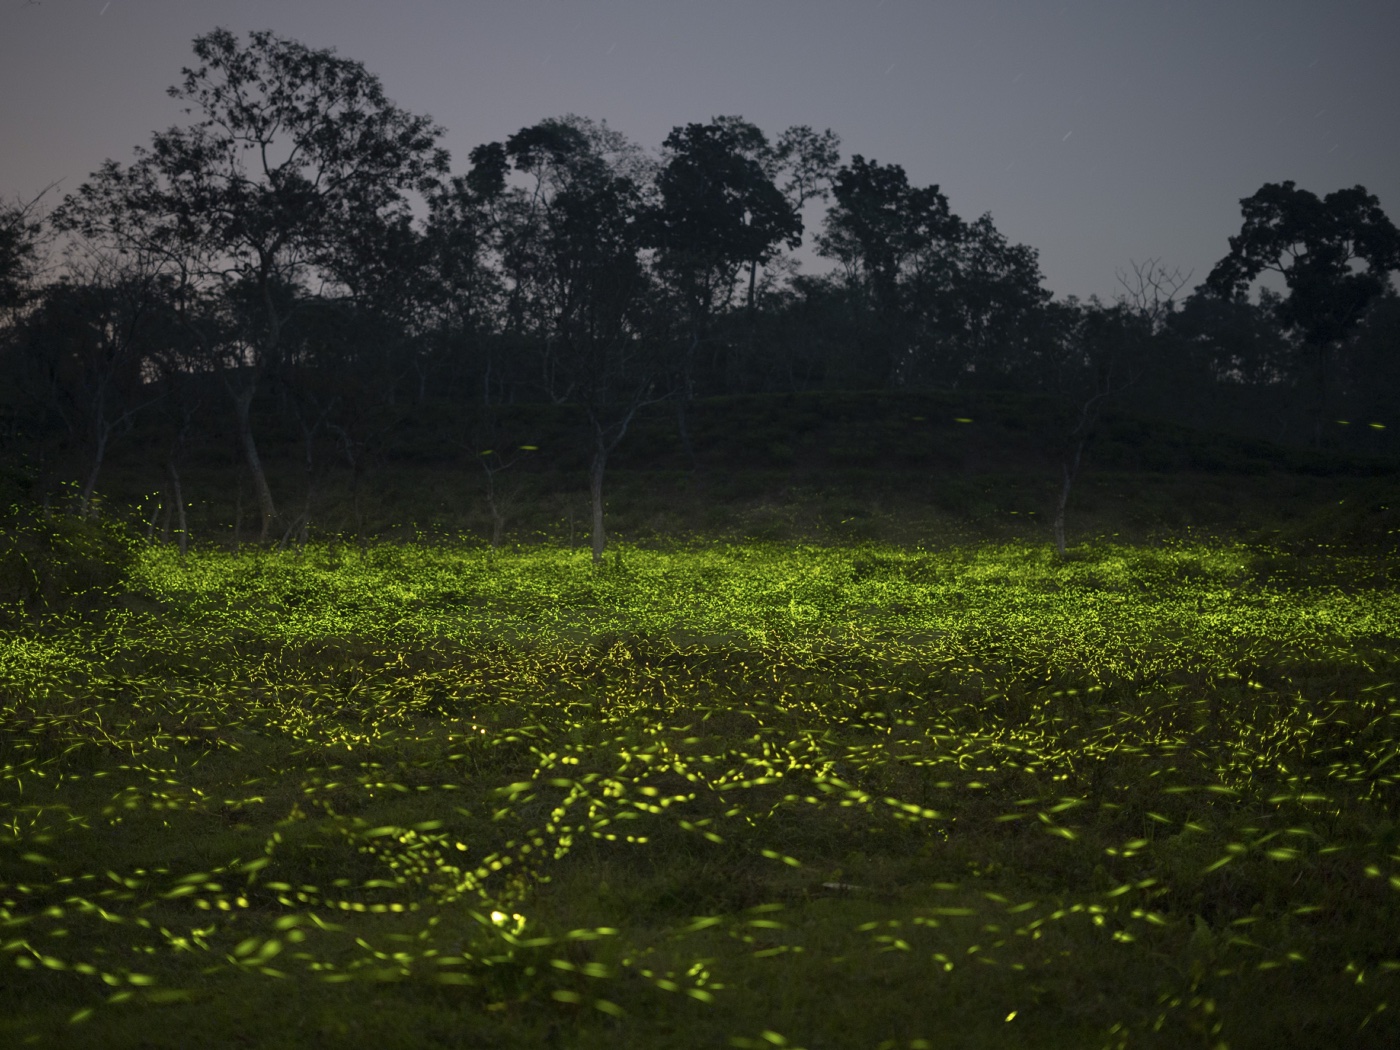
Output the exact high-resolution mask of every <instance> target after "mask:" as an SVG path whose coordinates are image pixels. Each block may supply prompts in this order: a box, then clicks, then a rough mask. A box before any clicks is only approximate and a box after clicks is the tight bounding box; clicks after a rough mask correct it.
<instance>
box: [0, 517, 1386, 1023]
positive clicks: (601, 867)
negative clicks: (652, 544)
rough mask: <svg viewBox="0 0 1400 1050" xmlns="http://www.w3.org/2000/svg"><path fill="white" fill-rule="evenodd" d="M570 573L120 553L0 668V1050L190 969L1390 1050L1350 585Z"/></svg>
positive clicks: (444, 561) (1058, 571)
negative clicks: (1294, 1038)
mask: <svg viewBox="0 0 1400 1050" xmlns="http://www.w3.org/2000/svg"><path fill="white" fill-rule="evenodd" d="M587 559H588V555H587V553H586V552H568V551H561V550H555V549H544V548H534V549H517V550H508V551H501V552H495V553H490V552H484V551H482V550H480V549H461V550H453V549H449V548H445V547H437V548H428V547H414V546H402V547H399V546H377V547H370V548H368V549H364V550H361V549H360V548H358V547H353V546H312V547H308V548H307V549H305V550H304V551H302V552H284V553H267V552H262V553H247V552H245V553H244V554H242V555H241V556H234V555H231V554H228V553H218V552H207V551H206V552H199V553H194V554H192V555H191V556H190V557H188V558H187V559H186V560H185V561H184V562H181V560H180V559H179V557H178V556H177V555H176V554H175V553H174V552H173V551H171V550H169V549H165V548H149V549H143V551H142V552H141V554H140V556H139V561H138V564H137V566H136V569H135V572H134V577H133V586H134V588H135V592H136V594H137V597H135V598H133V599H131V600H129V601H128V602H127V603H126V607H124V608H121V609H118V610H116V611H113V612H111V613H110V614H109V615H107V616H105V617H104V618H102V619H101V620H100V621H97V622H78V621H76V620H71V621H61V620H55V621H53V622H49V623H46V624H42V625H39V626H37V627H30V628H26V629H24V630H21V631H15V632H10V633H8V634H6V635H4V636H3V637H2V638H0V748H3V750H0V793H2V794H0V968H3V971H0V972H3V973H4V979H3V980H2V981H0V987H3V986H8V987H9V988H10V989H11V990H10V991H7V992H0V995H3V996H4V997H5V998H4V999H3V1000H0V1016H5V1015H7V1014H8V1019H7V1020H5V1021H0V1036H3V1037H4V1038H5V1039H6V1040H8V1041H10V1042H15V1041H16V1039H17V1037H18V1035H20V1034H22V1033H24V1032H29V1031H31V1028H27V1027H25V1025H29V1024H32V1025H36V1026H39V1028H42V1023H41V1022H42V1021H43V1018H44V1017H47V1016H51V1015H54V1016H56V1015H55V1014H54V1012H55V1011H59V1012H60V1013H61V1014H62V1017H63V1018H64V1019H66V1018H68V1017H70V1016H71V1017H72V1018H73V1019H74V1021H81V1022H82V1024H81V1025H79V1026H78V1027H76V1028H73V1029H71V1033H73V1034H74V1037H75V1038H76V1037H77V1034H79V1033H81V1032H84V1031H89V1032H92V1033H95V1034H93V1035H92V1036H91V1037H90V1038H91V1039H92V1040H93V1042H92V1045H100V1044H101V1042H102V1038H109V1037H107V1036H102V1037H101V1038H99V1036H100V1034H101V1033H102V1032H103V1031H106V1030H105V1029H103V1028H102V1026H104V1025H115V1024H119V1023H123V1022H121V1021H120V1016H126V1015H119V1013H118V1012H113V1011H112V1010H109V1009H108V1008H107V1007H108V1006H109V1005H112V1004H119V1003H126V1002H129V1003H131V1004H134V1005H139V1004H142V1003H147V1004H150V1003H164V1004H165V1006H164V1007H163V1009H164V1010H165V1011H167V1013H162V1014H159V1015H158V1016H171V1017H174V1016H176V1014H174V1013H169V1011H174V1010H177V1009H184V1008H186V1007H185V1006H181V1005H180V1004H182V1003H185V1004H187V1007H188V1008H189V1009H196V1008H199V1009H208V1008H209V1007H208V999H207V998H206V999H204V1000H201V999H200V996H201V995H204V996H207V994H208V993H207V992H202V991H201V989H202V988H205V987H206V985H207V982H209V981H211V980H214V979H216V978H215V976H213V975H219V976H218V979H220V980H224V979H227V980H239V981H242V982H245V985H240V987H244V988H245V990H244V991H241V992H239V993H238V994H239V996H243V997H246V996H249V995H252V996H254V999H253V1000H249V1001H256V996H257V995H258V994H261V993H258V992H257V991H256V988H259V987H262V985H260V984H258V982H264V981H269V982H270V981H277V980H291V981H297V982H301V986H302V987H303V991H302V992H299V993H298V994H299V995H303V996H312V997H313V998H314V997H315V996H317V995H326V996H329V995H333V994H338V993H335V992H334V991H333V986H336V985H340V984H342V983H346V984H354V983H356V982H364V981H369V982H375V983H377V984H384V983H390V984H395V985H399V984H403V985H408V986H413V987H417V986H435V985H436V986H442V987H443V988H445V989H449V990H451V992H452V995H453V996H454V997H455V998H453V999H452V1000H451V1002H452V1003H455V1004H457V1005H456V1006H450V1007H449V1006H442V1007H441V1008H442V1009H449V1008H451V1009H461V1010H463V1011H465V1012H466V1013H465V1014H464V1015H463V1016H466V1015H470V1016H471V1017H473V1018H476V1019H477V1021H473V1022H472V1023H478V1022H479V1023H480V1024H482V1025H486V1026H488V1027H486V1028H482V1029H481V1030H480V1031H481V1033H483V1035H482V1037H483V1038H485V1037H486V1036H487V1035H489V1033H490V1032H491V1031H493V1030H492V1029H490V1028H489V1025H491V1024H499V1025H501V1026H502V1027H501V1028H500V1029H499V1031H512V1032H516V1033H517V1034H519V1033H522V1032H527V1031H528V1030H530V1029H529V1026H530V1025H533V1024H546V1023H547V1019H548V1018H550V1017H555V1018H558V1017H560V1016H567V1017H568V1018H570V1019H571V1020H569V1022H568V1023H569V1024H573V1025H582V1026H584V1027H588V1026H595V1027H597V1029H598V1032H599V1033H600V1038H602V1035H601V1033H604V1032H612V1033H613V1034H612V1035H611V1036H609V1037H608V1038H609V1039H612V1040H613V1041H612V1042H611V1043H610V1045H619V1046H632V1045H636V1046H647V1045H660V1044H658V1043H657V1042H656V1040H657V1039H660V1038H662V1036H661V1035H660V1034H658V1033H659V1032H660V1031H661V1029H660V1028H656V1027H654V1026H656V1025H661V1026H662V1027H665V1026H666V1025H670V1026H671V1027H670V1028H669V1029H667V1030H668V1031H672V1032H674V1031H682V1030H683V1031H685V1032H688V1033H690V1034H689V1035H688V1036H686V1037H684V1039H682V1040H681V1041H676V1039H680V1038H681V1037H675V1038H673V1039H672V1040H671V1041H670V1042H668V1043H667V1044H666V1045H677V1046H681V1045H684V1046H690V1045H694V1046H702V1045H703V1046H720V1045H735V1046H801V1045H810V1044H821V1045H828V1044H829V1043H830V1039H829V1038H828V1035H829V1033H830V1032H832V1031H836V1030H840V1031H851V1032H854V1033H856V1034H857V1035H858V1038H856V1037H854V1036H853V1039H854V1041H853V1043H852V1045H856V1044H859V1045H866V1044H868V1045H871V1046H875V1045H885V1041H887V1040H894V1041H893V1042H889V1044H888V1045H890V1046H912V1045H929V1046H936V1045H941V1044H940V1041H939V1033H940V1031H946V1030H947V1025H948V1024H950V1023H953V1022H954V1021H956V1023H958V1024H959V1026H960V1030H962V1031H965V1032H967V1033H969V1035H968V1037H969V1039H971V1040H973V1041H972V1042H970V1043H969V1045H987V1046H994V1045H1002V1044H1001V1043H999V1042H998V1040H999V1039H1004V1038H1005V1033H1006V1031H1009V1030H1010V1029H1008V1028H1007V1027H1006V1025H1007V1022H1010V1021H1012V1020H1013V1019H1014V1024H1015V1027H1016V1031H1017V1032H1018V1033H1022V1034H1024V1033H1025V1032H1028V1031H1040V1032H1045V1033H1049V1032H1057V1031H1065V1032H1068V1031H1073V1032H1075V1033H1078V1035H1076V1037H1075V1038H1076V1040H1077V1043H1076V1045H1078V1043H1083V1044H1084V1045H1100V1043H1105V1041H1107V1042H1106V1043H1105V1045H1119V1044H1120V1042H1123V1041H1124V1040H1128V1039H1129V1037H1131V1038H1132V1040H1134V1042H1133V1043H1132V1045H1136V1042H1135V1041H1136V1040H1138V1039H1139V1038H1147V1037H1148V1035H1149V1034H1150V1033H1154V1032H1155V1031H1156V1030H1157V1029H1158V1028H1160V1029H1161V1031H1162V1032H1164V1033H1166V1035H1165V1036H1162V1037H1161V1038H1166V1039H1169V1040H1171V1039H1176V1040H1177V1041H1178V1042H1180V1040H1182V1039H1188V1038H1194V1039H1196V1040H1197V1041H1199V1039H1200V1038H1201V1033H1205V1034H1210V1033H1211V1032H1212V1027H1213V1026H1223V1027H1222V1028H1221V1029H1220V1030H1219V1031H1218V1032H1217V1033H1216V1035H1217V1036H1218V1037H1219V1038H1226V1039H1228V1041H1229V1042H1230V1045H1232V1046H1247V1045H1255V1042H1254V1041H1255V1040H1256V1039H1257V1040H1265V1039H1275V1040H1276V1041H1277V1039H1278V1038H1282V1037H1281V1036H1278V1035H1277V1033H1279V1032H1280V1031H1282V1029H1280V1028H1279V1027H1278V1026H1279V1025H1281V1024H1283V1023H1284V1020H1281V1018H1284V1016H1285V1013H1286V1011H1285V1009H1284V1008H1285V1007H1286V1005H1287V1004H1288V1003H1289V1002H1291V1001H1292V999H1293V998H1294V997H1296V995H1297V989H1298V988H1300V987H1305V986H1306V987H1309V988H1314V989H1316V993H1315V994H1316V995H1317V997H1318V998H1317V1002H1316V1003H1315V1004H1313V1006H1312V1007H1311V1008H1312V1009H1315V1010H1318V1011H1323V1012H1327V1011H1330V1012H1328V1013H1327V1016H1328V1017H1329V1018H1331V1021H1330V1022H1329V1023H1332V1024H1336V1025H1341V1026H1350V1028H1351V1030H1356V1029H1357V1027H1358V1026H1360V1025H1361V1024H1362V1023H1363V1021H1364V1022H1366V1024H1367V1025H1368V1027H1367V1029H1366V1031H1367V1033H1368V1036H1367V1037H1368V1038H1376V1037H1377V1036H1378V1035H1379V1034H1380V1033H1383V1032H1389V1031H1390V1030H1391V1029H1390V1028H1387V1027H1385V1026H1387V1025H1393V1024H1394V1021H1393V1019H1392V1018H1393V1014H1394V1013H1395V1011H1394V1009H1393V1008H1392V1009H1391V1010H1383V1009H1382V1004H1387V1003H1389V1002H1390V1000H1391V999H1392V998H1393V997H1394V994H1395V979H1396V974H1397V972H1400V951H1397V949H1396V944H1397V943H1400V938H1398V937H1397V936H1396V934H1397V932H1398V931H1400V922H1397V919H1400V892H1397V891H1400V856H1397V848H1396V837H1395V831H1394V829H1395V826H1396V825H1395V821H1396V809H1397V805H1400V791H1397V786H1396V777H1397V776H1400V761H1397V760H1396V758H1395V756H1396V754H1397V753H1400V750H1397V745H1400V732H1397V730H1400V725H1397V720H1400V705H1397V703H1396V699H1395V698H1396V695H1397V690H1396V689H1395V686H1394V684H1393V683H1394V682H1395V680H1396V668H1395V664H1396V659H1397V652H1400V648H1397V644H1396V643H1397V639H1398V638H1400V597H1397V594H1396V592H1395V591H1394V589H1393V587H1392V586H1390V585H1389V584H1388V582H1386V581H1387V580H1388V576H1387V575H1386V572H1387V570H1386V567H1385V564H1384V563H1383V562H1378V561H1375V560H1372V561H1366V560H1364V559H1361V558H1347V557H1342V556H1333V555H1330V554H1327V553H1325V552H1324V553H1321V554H1319V555H1318V556H1317V557H1316V558H1310V559H1308V561H1307V562H1306V563H1304V562H1301V561H1297V560H1295V559H1289V558H1286V557H1284V556H1282V555H1280V554H1279V553H1278V552H1272V551H1268V550H1262V549H1260V548H1255V547H1245V546H1205V545H1188V544H1167V545H1163V546H1159V547H1154V548H1146V547H1128V546H1104V547H1102V548H1099V549H1095V550H1092V551H1088V552H1080V554H1079V555H1078V556H1077V557H1076V558H1073V559H1071V560H1068V561H1061V560H1060V559H1059V558H1057V557H1056V556H1055V555H1054V552H1053V551H1052V550H1050V549H1048V548H1045V547H1030V546H1026V545H1019V544H1011V545H1005V546H998V547H992V546H987V547H980V548H966V549H961V550H953V551H939V552H933V551H908V550H901V549H895V548H885V547H874V546H863V547H856V548H849V547H848V548H820V547H792V546H776V545H773V546H765V545H759V544H753V545H747V546H721V547H703V548H700V547H697V548H695V549H688V550H675V551H669V552H663V551H655V550H643V549H636V548H621V549H620V551H619V557H618V558H617V559H616V560H615V561H614V560H611V559H610V561H609V563H608V564H607V565H606V566H605V567H604V568H602V569H600V570H595V569H593V568H592V566H591V565H590V564H589V562H588V560H587ZM1368 580H1370V581H1373V582H1372V583H1370V584H1367V583H1365V582H1364V581H1368ZM1359 901H1364V907H1362V906H1361V905H1359V904H1358V903H1357V902H1359ZM246 982H252V983H246ZM268 987H269V988H270V987H271V985H268ZM317 988H321V989H324V991H322V992H317V991H315V989H317ZM305 989H311V990H310V991H307V990H305ZM1090 989H1093V991H1090ZM1100 992H1102V993H1103V997H1102V998H1100V997H1099V996H1100ZM268 994H271V993H270V992H269V993H268ZM375 994H376V995H377V994H379V993H375ZM386 994H388V993H386ZM394 994H399V993H394ZM402 994H403V995H404V996H407V995H408V993H407V992H404V993H402ZM1086 996H1087V997H1090V998H1091V999H1092V1002H1093V1003H1094V1004H1095V1005H1094V1006H1093V1007H1092V1009H1089V1008H1087V1007H1081V1006H1079V1005H1076V1003H1077V1002H1078V1001H1079V999H1080V998H1083V997H1086ZM16 997H18V998H16ZM316 1001H321V1000H316ZM326 1001H329V1000H326ZM336 1001H338V1002H339V1001H342V1000H336ZM407 1001H408V999H406V998H405V999H404V1000H403V1002H405V1003H406V1002H407ZM1086 1001H1087V1000H1086ZM19 1002H23V1003H25V1004H30V1003H49V1004H51V1005H50V1006H49V1007H44V1008H42V1009H41V1008H39V1007H32V1006H29V1005H26V1006H25V1009H24V1010H23V1011H21V1010H19V1009H18V1008H17V1007H16V1004H17V1003H19ZM200 1002H204V1003H205V1006H203V1007H200V1006H199V1004H200ZM347 1002H350V1001H347ZM1207 1004H1208V1005H1207ZM347 1008H358V1007H355V1006H354V1004H353V1002H352V1003H351V1007H347ZM405 1008H407V1007H405ZM45 1010H48V1013H45ZM26 1012H28V1014H32V1016H27V1014H26ZM153 1016H156V1015H153ZM541 1018H543V1019H545V1020H541ZM326 1023H327V1024H330V1022H326ZM617 1025H621V1026H622V1027H621V1028H615V1029H614V1028H608V1027H607V1026H617ZM6 1026H8V1027H6ZM629 1026H632V1027H629ZM648 1026H652V1027H648ZM843 1026H844V1027H843ZM852 1026H855V1027H854V1028H852ZM39 1028H35V1029H33V1030H36V1031H37V1030H39ZM1338 1030H1342V1029H1338ZM325 1031H326V1032H329V1031H330V1029H326V1030H325ZM541 1031H543V1029H541ZM629 1032H630V1033H633V1034H632V1035H626V1034H625V1033H629ZM978 1033H982V1034H980V1035H979V1034H978ZM1190 1033H1196V1034H1195V1035H1191V1034H1190ZM1271 1033H1272V1034H1271ZM324 1034H325V1033H324V1032H323V1035H324ZM1079 1036H1082V1037H1083V1038H1079ZM1120 1037H1121V1038H1120ZM1154 1037H1156V1036H1154ZM327 1038H329V1037H328V1036H327ZM522 1038H523V1036H522ZM629 1039H630V1040H631V1041H630V1042H629V1041H628V1040H629ZM978 1039H980V1040H982V1041H981V1042H979V1041H977V1040H978ZM1114 1040H1119V1041H1118V1042H1115V1041H1114ZM73 1045H78V1044H73ZM82 1045H88V1044H82ZM113 1045H115V1044H113ZM162 1045H164V1044H162ZM600 1045H601V1044H600ZM1124 1045H1128V1044H1126V1043H1124ZM1164 1045H1165V1044H1164Z"/></svg>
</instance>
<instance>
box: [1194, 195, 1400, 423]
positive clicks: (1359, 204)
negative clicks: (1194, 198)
mask: <svg viewBox="0 0 1400 1050" xmlns="http://www.w3.org/2000/svg"><path fill="white" fill-rule="evenodd" d="M1240 206H1241V209H1242V211H1243V214H1244V225H1243V226H1242V227H1241V229H1240V232H1239V235H1238V236H1235V237H1231V238H1230V254H1229V255H1227V256H1226V257H1225V258H1223V259H1221V260H1220V261H1219V262H1218V263H1216V264H1215V267H1214V269H1212V270H1211V272H1210V275H1209V276H1208V277H1207V278H1206V284H1207V286H1208V287H1209V288H1210V289H1211V291H1213V292H1214V293H1215V294H1216V295H1219V296H1221V297H1222V298H1227V299H1236V300H1238V299H1242V298H1244V297H1245V296H1247V294H1248V291H1249V285H1250V282H1252V281H1253V280H1254V279H1255V278H1256V277H1258V276H1259V275H1260V274H1261V273H1263V272H1265V271H1266V270H1267V271H1272V272H1275V273H1278V274H1280V275H1282V277H1283V279H1284V281H1285V282H1286V283H1287V285H1288V290H1289V294H1288V296H1287V297H1286V298H1284V299H1282V300H1280V302H1279V303H1278V306H1277V309H1276V316H1277V318H1278V320H1279V322H1280V323H1281V324H1282V325H1283V326H1284V327H1285V328H1287V329H1289V330H1291V331H1296V332H1298V333H1300V334H1301V335H1302V339H1303V346H1304V348H1305V350H1306V352H1307V354H1308V356H1309V357H1310V358H1311V362H1310V364H1311V371H1312V382H1313V443H1314V444H1315V445H1318V444H1320V443H1321V440H1322V421H1323V419H1324V417H1325V415H1326V411H1327V400H1328V385H1329V375H1330V372H1331V368H1330V367H1329V366H1330V358H1331V356H1332V354H1333V352H1334V351H1335V350H1336V348H1337V346H1338V345H1339V344H1340V343H1341V342H1342V341H1343V340H1344V339H1345V338H1346V337H1347V335H1348V334H1349V333H1350V332H1351V331H1352V330H1353V329H1354V328H1355V327H1356V325H1357V324H1358V323H1359V322H1360V321H1361V319H1362V318H1363V317H1364V316H1365V313H1366V309H1367V307H1368V306H1369V305H1370V303H1371V301H1372V300H1374V299H1375V298H1376V297H1377V296H1379V295H1380V294H1381V293H1382V292H1383V291H1384V289H1385V287H1386V285H1387V283H1388V278H1389V274H1390V273H1391V272H1393V271H1395V270H1400V231H1397V230H1396V228H1395V226H1394V225H1393V224H1392V223H1391V221H1390V219H1389V218H1388V217H1387V216H1386V214H1385V213H1384V212H1383V211H1382V210H1381V207H1380V201H1379V200H1377V199H1376V198H1375V197H1374V196H1372V195H1371V194H1369V193H1367V192H1366V188H1365V187H1364V186H1353V187H1352V188H1351V189H1345V190H1337V191H1336V192H1335V193H1329V194H1328V195H1327V196H1326V197H1324V198H1322V199H1321V200H1318V198H1317V196H1316V195H1315V194H1312V193H1310V192H1308V191H1307V190H1300V189H1297V188H1296V187H1295V186H1294V184H1293V183H1292V182H1284V183H1265V184H1264V185H1263V186H1262V187H1261V188H1260V189H1259V191H1258V192H1257V193H1255V194H1254V196H1252V197H1245V198H1243V199H1242V200H1241V201H1240ZM1354 262H1364V263H1365V264H1366V269H1365V271H1364V272H1357V271H1356V269H1355V268H1354V267H1353V266H1352V263H1354Z"/></svg>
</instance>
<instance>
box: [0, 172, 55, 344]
mask: <svg viewBox="0 0 1400 1050" xmlns="http://www.w3.org/2000/svg"><path fill="white" fill-rule="evenodd" d="M54 185H55V184H53V183H51V184H50V185H48V186H46V187H44V188H43V189H42V190H40V191H39V192H38V194H36V195H35V196H34V197H32V198H31V199H30V200H28V201H24V200H18V201H16V202H15V203H14V204H10V205H0V311H3V312H4V325H5V327H3V328H0V333H3V332H4V331H5V330H6V329H7V328H9V327H12V326H13V325H14V324H15V323H16V322H17V321H18V319H19V315H20V311H21V310H22V308H23V307H24V306H25V305H26V303H28V302H29V301H30V299H31V298H32V296H33V294H34V290H33V284H34V281H35V278H36V277H37V276H38V274H39V271H40V269H41V268H42V262H41V259H40V249H41V246H42V244H43V241H44V234H45V229H44V223H43V221H42V220H41V219H40V218H39V217H38V216H37V214H36V208H37V205H38V204H39V201H40V200H42V199H43V197H44V195H45V194H46V193H48V192H49V190H51V189H53V187H54Z"/></svg>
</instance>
